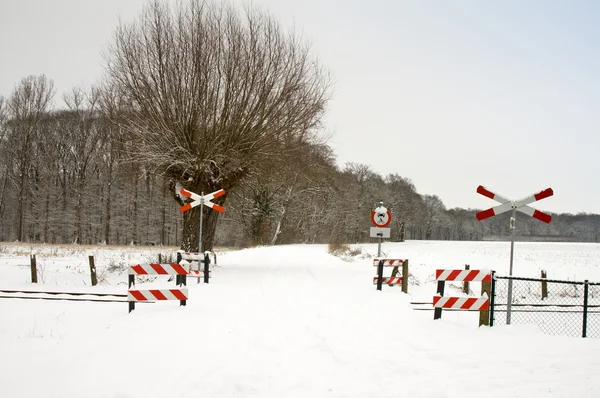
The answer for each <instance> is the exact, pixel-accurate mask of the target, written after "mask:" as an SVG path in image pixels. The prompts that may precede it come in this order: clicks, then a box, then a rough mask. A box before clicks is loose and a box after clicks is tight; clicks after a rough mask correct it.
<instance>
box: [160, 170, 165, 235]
mask: <svg viewBox="0 0 600 398" xmlns="http://www.w3.org/2000/svg"><path fill="white" fill-rule="evenodd" d="M160 221H161V222H160V224H161V225H160V245H161V246H164V245H165V241H166V230H167V180H166V179H165V178H163V189H162V211H161V220H160Z"/></svg>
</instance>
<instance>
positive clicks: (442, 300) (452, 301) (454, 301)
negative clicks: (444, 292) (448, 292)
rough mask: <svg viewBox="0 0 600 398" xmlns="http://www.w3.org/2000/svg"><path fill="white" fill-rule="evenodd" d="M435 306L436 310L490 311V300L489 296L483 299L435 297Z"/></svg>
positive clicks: (485, 295)
mask: <svg viewBox="0 0 600 398" xmlns="http://www.w3.org/2000/svg"><path fill="white" fill-rule="evenodd" d="M433 306H434V307H435V308H446V309H450V308H453V309H459V310H473V311H487V310H488V309H489V300H488V297H487V294H484V295H483V296H481V297H442V296H433Z"/></svg>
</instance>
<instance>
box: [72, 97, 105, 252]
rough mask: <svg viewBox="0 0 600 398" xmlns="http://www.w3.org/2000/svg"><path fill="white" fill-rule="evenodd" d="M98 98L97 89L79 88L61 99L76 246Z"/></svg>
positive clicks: (94, 148)
mask: <svg viewBox="0 0 600 398" xmlns="http://www.w3.org/2000/svg"><path fill="white" fill-rule="evenodd" d="M98 97H99V92H98V90H97V89H95V88H92V89H90V90H89V92H86V91H85V90H84V89H82V88H80V87H75V88H73V90H72V91H71V92H70V93H69V94H66V95H64V96H63V100H64V101H65V104H67V107H68V108H69V114H70V121H71V123H69V125H68V130H67V131H65V134H66V138H67V141H68V143H69V148H68V151H67V156H68V160H69V163H70V166H71V169H72V170H73V175H74V179H75V184H74V188H75V192H74V193H75V195H76V201H75V242H76V243H82V241H83V225H82V211H83V205H84V197H85V193H86V192H85V191H86V187H87V185H88V183H89V174H90V172H91V168H92V163H93V162H94V161H95V160H96V156H95V154H96V151H97V149H98V144H99V142H100V139H101V131H100V129H99V128H98V115H97V113H98V112H97V104H98Z"/></svg>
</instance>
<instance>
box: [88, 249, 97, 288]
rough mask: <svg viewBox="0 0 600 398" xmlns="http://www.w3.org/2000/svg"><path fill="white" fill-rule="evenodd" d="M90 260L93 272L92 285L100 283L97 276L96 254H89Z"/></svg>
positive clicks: (91, 271)
mask: <svg viewBox="0 0 600 398" xmlns="http://www.w3.org/2000/svg"><path fill="white" fill-rule="evenodd" d="M89 260H90V273H91V274H92V286H96V285H97V284H98V277H97V276H96V266H95V265H94V256H89Z"/></svg>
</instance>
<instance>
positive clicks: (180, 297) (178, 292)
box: [169, 289, 187, 300]
mask: <svg viewBox="0 0 600 398" xmlns="http://www.w3.org/2000/svg"><path fill="white" fill-rule="evenodd" d="M169 291H170V292H171V293H173V295H174V296H175V297H177V299H178V300H187V297H185V294H183V292H182V291H181V290H176V289H171V290H169Z"/></svg>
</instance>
